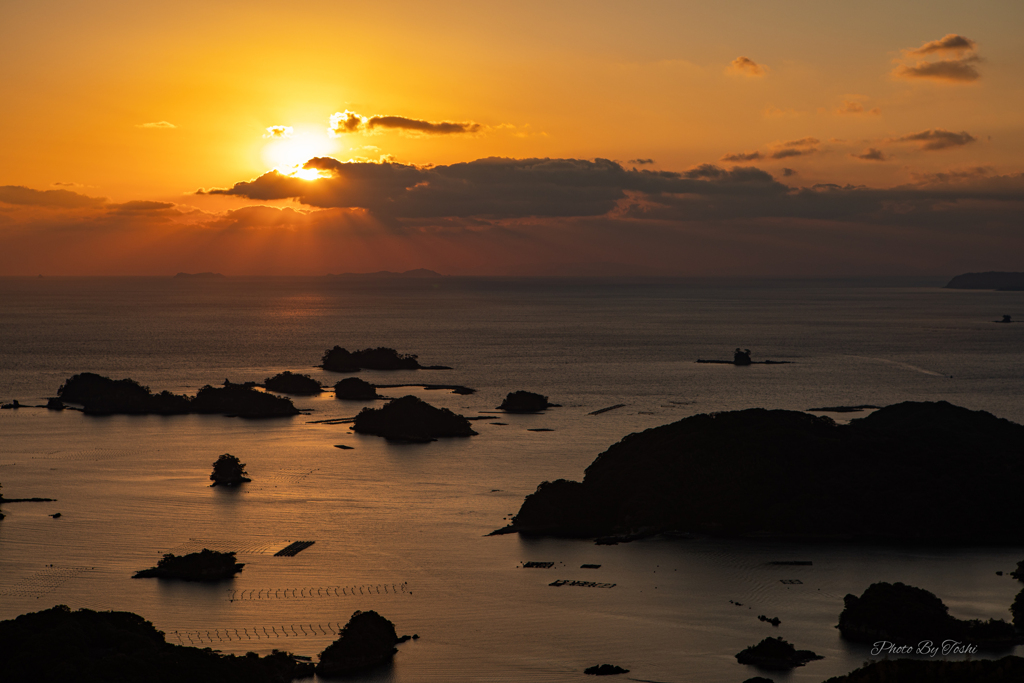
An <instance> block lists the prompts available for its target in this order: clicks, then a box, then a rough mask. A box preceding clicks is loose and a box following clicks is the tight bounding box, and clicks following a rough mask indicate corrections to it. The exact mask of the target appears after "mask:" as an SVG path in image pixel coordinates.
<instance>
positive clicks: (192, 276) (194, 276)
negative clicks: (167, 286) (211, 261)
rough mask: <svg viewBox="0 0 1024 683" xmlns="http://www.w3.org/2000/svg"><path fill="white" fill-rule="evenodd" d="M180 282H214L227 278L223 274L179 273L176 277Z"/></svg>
mask: <svg viewBox="0 0 1024 683" xmlns="http://www.w3.org/2000/svg"><path fill="white" fill-rule="evenodd" d="M174 277H175V278H176V279H178V280H214V279H218V278H222V277H225V275H223V274H222V273H178V274H177V275H175V276H174Z"/></svg>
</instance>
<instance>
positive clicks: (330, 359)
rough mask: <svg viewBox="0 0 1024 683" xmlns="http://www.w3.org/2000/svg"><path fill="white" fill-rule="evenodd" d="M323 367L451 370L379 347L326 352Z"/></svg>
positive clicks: (355, 370)
mask: <svg viewBox="0 0 1024 683" xmlns="http://www.w3.org/2000/svg"><path fill="white" fill-rule="evenodd" d="M320 363H321V367H322V368H323V369H324V370H329V371H331V372H359V370H451V368H449V367H447V366H444V365H428V366H424V365H420V362H419V361H418V360H417V356H416V355H415V354H411V353H398V351H395V350H394V349H389V348H387V347H384V346H378V347H377V348H375V349H362V350H360V351H351V352H350V351H348V350H347V349H343V348H341V347H340V346H335V347H334V348H333V349H327V350H326V351H324V355H323V357H322V358H321V359H320Z"/></svg>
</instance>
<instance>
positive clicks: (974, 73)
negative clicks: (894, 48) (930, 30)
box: [892, 33, 981, 83]
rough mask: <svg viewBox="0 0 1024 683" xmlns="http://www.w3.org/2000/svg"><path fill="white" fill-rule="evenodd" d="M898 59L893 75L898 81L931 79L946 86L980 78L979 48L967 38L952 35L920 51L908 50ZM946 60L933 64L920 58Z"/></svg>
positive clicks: (929, 44)
mask: <svg viewBox="0 0 1024 683" xmlns="http://www.w3.org/2000/svg"><path fill="white" fill-rule="evenodd" d="M902 52H903V55H902V57H901V58H900V59H897V60H896V62H897V66H896V68H895V69H893V71H892V75H893V76H894V77H895V78H906V79H921V78H923V79H930V80H933V81H939V82H944V83H970V82H972V81H976V80H978V79H979V78H981V74H979V73H978V70H977V69H976V68H975V67H974V65H975V64H977V63H978V62H980V61H981V57H980V56H979V55H978V53H977V44H976V43H975V42H974V41H973V40H971V39H970V38H967V37H965V36H961V35H957V34H955V33H949V34H947V35H945V36H943V37H942V38H940V39H938V40H932V41H930V42H927V43H925V44H924V45H922V46H921V47H917V48H912V49H905V50H903V51H902ZM931 56H937V57H943V59H937V60H934V61H928V60H927V59H920V60H917V61H913V63H911V62H912V59H911V58H917V57H931Z"/></svg>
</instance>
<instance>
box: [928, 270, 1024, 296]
mask: <svg viewBox="0 0 1024 683" xmlns="http://www.w3.org/2000/svg"><path fill="white" fill-rule="evenodd" d="M945 289H995V290H998V291H1003V292H1006V291H1020V290H1024V273H1007V272H997V271H988V272H985V273H964V274H962V275H957V276H956V277H954V278H953V279H952V280H950V281H949V282H947V283H946V287H945Z"/></svg>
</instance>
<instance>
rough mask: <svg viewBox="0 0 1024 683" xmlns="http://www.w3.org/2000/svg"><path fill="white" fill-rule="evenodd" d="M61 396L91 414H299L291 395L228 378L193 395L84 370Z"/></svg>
mask: <svg viewBox="0 0 1024 683" xmlns="http://www.w3.org/2000/svg"><path fill="white" fill-rule="evenodd" d="M57 397H58V399H59V400H60V401H61V402H67V403H77V404H80V405H81V406H82V407H83V409H84V411H85V413H87V414H90V415H185V414H188V413H215V414H222V415H235V416H238V417H287V416H289V415H298V414H299V411H298V409H296V407H295V406H294V405H293V404H292V402H291V400H290V399H287V398H284V397H283V396H274V395H273V394H267V393H264V392H262V391H257V390H256V389H254V388H253V387H252V386H250V385H246V384H232V383H231V382H228V381H225V383H224V386H223V387H212V386H210V385H209V384H208V385H206V386H204V387H203V388H202V389H200V390H199V391H198V393H196V395H195V397H189V396H185V395H183V394H172V393H171V392H169V391H161V392H160V393H159V394H154V393H152V392H151V391H150V390H149V387H144V386H142V385H141V384H139V383H138V382H136V381H135V380H133V379H117V380H115V379H110V378H108V377H103V376H102V375H97V374H95V373H92V372H83V373H80V374H77V375H74V376H73V377H71V378H70V379H68V380H67V381H66V382H65V383H64V384H63V385H61V387H60V389H58V390H57Z"/></svg>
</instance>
